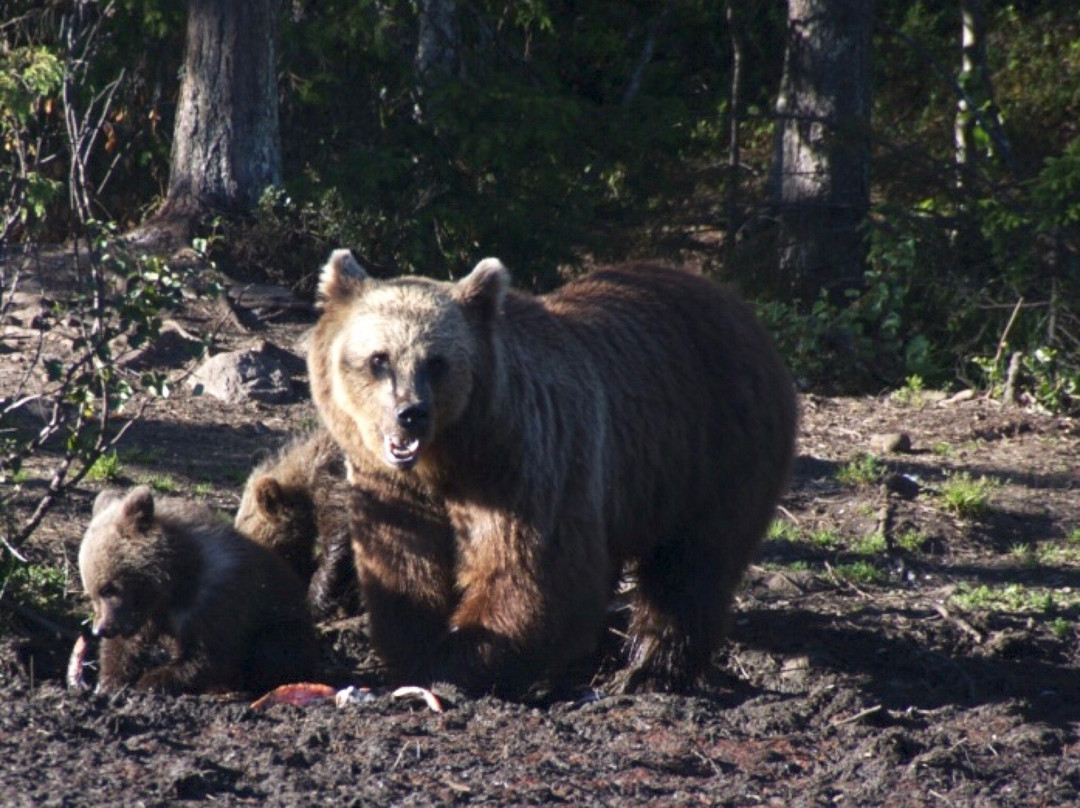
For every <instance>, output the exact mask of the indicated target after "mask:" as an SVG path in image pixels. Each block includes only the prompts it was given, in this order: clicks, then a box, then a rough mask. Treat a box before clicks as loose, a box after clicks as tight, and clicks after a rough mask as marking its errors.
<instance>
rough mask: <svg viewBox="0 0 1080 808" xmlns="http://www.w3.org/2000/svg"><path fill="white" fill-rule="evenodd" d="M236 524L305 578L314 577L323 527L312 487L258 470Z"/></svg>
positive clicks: (243, 499) (241, 530) (249, 485)
mask: <svg viewBox="0 0 1080 808" xmlns="http://www.w3.org/2000/svg"><path fill="white" fill-rule="evenodd" d="M234 526H235V527H236V529H237V530H238V531H240V532H241V533H243V534H244V535H245V536H247V537H248V538H250V539H253V540H254V541H255V542H257V543H258V544H261V545H263V546H264V547H269V548H270V549H271V550H274V551H275V552H276V553H278V554H279V555H281V557H282V558H284V559H285V560H286V561H287V562H288V563H289V565H290V566H292V567H293V569H294V570H295V571H296V572H297V574H298V575H300V577H301V578H302V579H306V578H307V577H310V575H311V572H312V571H311V569H310V567H311V566H313V564H314V556H313V547H314V543H315V537H316V535H317V534H318V532H319V527H318V522H317V519H316V515H315V500H314V497H313V495H312V492H311V490H310V488H309V487H306V486H303V485H295V484H290V481H287V480H282V479H279V478H278V477H276V476H275V475H274V474H272V473H259V472H258V471H256V473H254V474H252V475H251V477H249V478H248V481H247V484H246V485H245V486H244V493H243V495H242V496H241V498H240V507H239V508H238V509H237V511H236V520H235V522H234Z"/></svg>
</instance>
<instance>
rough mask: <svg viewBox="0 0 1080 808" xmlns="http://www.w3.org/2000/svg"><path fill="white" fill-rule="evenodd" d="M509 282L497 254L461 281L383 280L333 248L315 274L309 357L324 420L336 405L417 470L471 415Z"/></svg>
mask: <svg viewBox="0 0 1080 808" xmlns="http://www.w3.org/2000/svg"><path fill="white" fill-rule="evenodd" d="M508 286H509V274H508V272H507V270H506V268H505V267H504V266H503V265H502V263H500V262H499V261H498V260H497V259H494V258H487V259H485V260H483V261H481V262H480V263H479V264H477V265H476V267H475V268H474V269H473V271H472V272H471V273H469V275H467V276H466V277H465V278H463V279H462V280H460V281H458V282H457V283H440V282H438V281H432V280H428V279H425V278H399V279H396V280H390V281H377V280H373V279H372V278H370V277H368V275H367V274H366V273H365V272H364V270H363V269H361V268H360V265H359V264H357V263H356V261H355V259H354V258H353V257H352V254H351V253H350V252H349V251H348V250H336V251H335V252H334V253H333V255H332V256H331V258H330V261H329V262H328V263H327V264H326V266H325V267H323V270H322V273H321V275H320V278H319V299H320V302H321V305H322V309H323V315H322V317H321V318H320V321H319V324H318V326H317V327H316V332H315V335H314V337H313V339H312V342H311V353H309V360H308V364H309V367H310V368H311V370H312V392H313V394H314V395H315V398H316V403H318V404H319V406H320V409H323V410H324V418H325V409H326V407H327V406H329V407H332V408H333V409H334V410H336V411H337V412H339V413H341V414H342V416H343V417H344V419H345V420H346V421H347V422H348V424H347V427H346V431H348V432H349V433H355V434H358V435H359V438H360V442H361V443H362V444H363V447H364V449H366V451H367V452H369V453H370V454H371V455H372V456H374V457H376V458H378V459H379V460H381V461H382V462H383V463H385V464H386V465H388V466H390V467H391V468H394V469H399V470H408V469H411V468H412V467H413V466H415V465H416V464H417V463H418V462H419V461H421V459H422V457H423V456H424V452H425V450H426V449H427V448H428V447H429V446H430V445H431V444H432V443H433V442H434V441H435V440H436V439H437V437H438V435H439V434H440V432H441V431H442V430H443V429H445V428H446V427H447V426H449V425H451V424H454V423H455V422H456V421H458V419H460V418H461V416H462V414H463V413H464V412H465V410H466V408H467V406H468V404H469V400H470V396H471V395H472V394H473V392H474V388H475V386H476V382H477V379H478V378H479V374H480V373H481V372H482V368H481V366H482V364H483V363H484V361H485V356H486V353H487V351H488V350H489V349H490V347H491V345H492V335H493V332H494V328H495V324H496V322H497V320H498V318H499V316H500V312H501V309H502V305H503V301H504V299H505V297H506V294H507V288H508ZM316 352H317V353H318V355H316ZM320 375H321V376H322V378H318V377H319V376H320ZM320 398H328V399H329V401H320ZM332 428H333V426H332ZM341 431H342V428H341V427H340V425H339V427H338V432H339V435H338V437H339V440H340V439H341V436H340V432H341ZM349 443H350V441H348V440H344V441H342V444H343V447H344V448H346V450H348V449H349V448H350V446H349V445H348V444H349Z"/></svg>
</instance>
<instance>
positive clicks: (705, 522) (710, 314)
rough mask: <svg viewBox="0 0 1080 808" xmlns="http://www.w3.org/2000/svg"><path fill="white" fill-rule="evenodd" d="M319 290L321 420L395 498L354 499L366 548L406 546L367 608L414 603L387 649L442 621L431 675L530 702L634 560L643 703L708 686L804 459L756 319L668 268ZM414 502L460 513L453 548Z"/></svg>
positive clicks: (344, 284)
mask: <svg viewBox="0 0 1080 808" xmlns="http://www.w3.org/2000/svg"><path fill="white" fill-rule="evenodd" d="M319 292H320V297H321V300H322V305H323V315H322V317H321V319H320V321H319V323H318V325H317V326H316V329H315V332H314V335H313V338H312V341H311V348H310V351H309V355H308V367H309V373H310V377H311V384H312V395H313V398H314V399H315V402H316V404H317V406H318V408H319V412H320V414H321V416H322V418H323V421H324V423H325V424H326V426H327V428H328V429H329V430H330V432H331V433H332V434H333V436H334V438H335V440H336V441H337V442H338V444H339V445H340V446H341V447H342V449H343V450H344V452H345V454H346V456H347V458H348V461H349V462H350V463H351V464H352V466H353V467H354V469H355V472H354V478H360V479H368V480H372V479H388V480H392V481H393V485H389V484H387V485H374V486H373V489H372V490H371V491H369V492H367V493H364V494H360V495H354V500H353V504H354V508H353V510H354V519H355V520H356V521H357V522H360V521H363V520H365V519H366V520H367V522H368V524H367V525H366V529H368V530H369V531H370V533H369V534H361V533H354V541H356V542H358V543H360V544H362V545H363V544H365V543H367V542H375V543H378V544H380V545H388V544H389V542H388V541H387V539H386V536H389V537H391V539H392V540H394V539H395V537H397V540H396V543H395V544H394V545H393V552H390V550H389V549H386V550H384V552H383V554H382V558H381V560H380V563H379V564H365V562H364V561H363V560H362V559H361V557H360V555H359V554H358V567H359V568H360V571H361V577H362V580H364V590H365V597H366V596H367V593H368V592H369V591H371V590H372V588H373V587H376V586H377V587H379V588H381V589H382V590H384V596H386V597H390V596H391V595H392V597H394V598H396V599H397V600H398V601H400V602H401V603H402V604H407V605H408V608H403V609H401V610H399V611H389V610H388V611H387V613H386V614H385V615H382V616H380V617H379V619H378V622H379V623H382V625H376V623H377V621H376V616H375V615H374V614H373V615H372V626H373V630H374V631H375V632H376V638H377V637H378V636H379V635H380V634H381V635H384V636H389V635H393V636H400V635H408V634H409V633H410V632H413V631H414V627H413V621H412V618H411V617H409V616H408V615H410V614H411V611H419V612H422V613H423V614H425V615H426V619H425V621H424V629H423V634H424V635H425V638H424V640H423V641H422V642H417V644H416V645H417V647H416V651H415V653H416V654H418V656H417V658H416V660H414V665H415V667H414V670H418V671H420V673H419V674H418V675H423V676H427V677H430V678H431V679H448V680H451V681H455V682H457V683H459V684H461V685H464V686H465V687H468V688H470V689H473V690H483V689H488V688H498V689H502V690H513V689H516V688H519V687H521V686H523V685H525V684H527V683H529V682H530V681H533V680H535V679H537V678H539V677H541V676H543V675H551V676H557V675H558V674H559V673H560V671H562V670H564V669H565V667H566V666H567V665H568V664H570V663H571V662H573V661H575V660H577V659H580V658H581V657H583V656H585V655H586V654H588V653H589V652H590V650H591V649H592V648H593V647H594V646H595V644H596V641H597V638H598V635H599V633H600V631H601V628H602V625H603V622H604V615H605V606H606V604H607V602H608V600H609V597H610V594H611V591H612V587H613V584H614V582H615V580H616V579H617V577H618V575H619V572H620V570H621V569H622V567H623V565H624V564H625V563H627V562H633V563H634V565H635V569H636V573H637V581H638V586H637V595H636V603H635V609H634V614H633V618H632V621H631V625H630V647H629V651H630V662H629V668H628V670H627V671H626V673H625V676H624V679H623V685H624V686H625V687H626V688H627V689H631V690H636V689H654V688H655V689H672V690H685V689H687V688H689V687H691V686H692V685H693V684H694V682H695V680H696V679H697V677H698V676H699V675H700V674H701V673H702V671H703V669H704V668H705V666H706V665H707V663H708V660H709V657H710V655H711V652H712V651H713V650H714V649H715V647H716V646H717V644H718V642H719V641H720V639H721V638H722V635H723V631H724V629H725V623H726V619H727V615H728V611H729V609H730V605H731V602H732V599H733V596H734V594H735V590H736V587H737V586H738V583H739V581H740V579H741V577H742V574H743V572H744V571H745V569H746V567H747V565H748V564H749V562H750V560H751V558H752V556H753V554H754V552H755V551H756V549H757V547H758V545H759V542H760V540H761V538H762V536H763V534H764V533H765V531H766V529H767V527H768V524H769V522H770V520H771V519H772V516H773V513H774V509H775V506H776V503H777V500H778V498H779V497H780V494H781V493H782V490H783V487H784V485H785V483H786V480H787V477H788V473H789V470H790V465H791V459H792V455H793V451H794V440H795V428H796V405H795V398H794V391H793V388H792V385H791V382H790V380H789V377H788V375H787V373H786V372H785V370H784V367H783V364H782V362H781V361H780V358H779V356H778V355H777V353H776V351H775V350H774V348H773V347H772V344H771V341H770V339H769V337H768V335H767V334H766V332H765V331H764V330H763V329H762V328H761V326H760V325H759V324H758V323H757V321H756V320H755V318H754V316H753V314H752V312H751V310H750V309H749V307H748V306H746V305H745V304H743V303H742V302H741V301H739V300H738V299H737V298H736V297H735V296H734V295H733V294H731V293H729V292H727V291H724V290H722V289H721V288H719V287H717V286H715V285H714V284H712V283H711V282H709V281H708V280H706V279H703V278H701V277H698V276H694V275H691V274H689V273H685V272H682V271H680V270H677V269H671V268H668V267H664V266H660V265H654V264H631V265H624V266H619V267H612V268H608V269H604V270H599V271H596V272H593V273H591V274H589V275H587V276H585V277H583V278H581V279H579V280H577V281H574V282H572V283H569V284H567V285H566V286H564V287H563V288H562V289H560V290H558V291H556V292H554V293H553V294H551V295H548V296H545V297H532V296H529V295H525V294H519V293H517V292H514V291H511V290H509V289H508V274H507V272H506V270H505V269H504V268H503V267H502V265H501V264H500V263H499V262H498V261H496V260H494V259H486V260H485V261H482V262H481V263H480V264H479V265H478V266H477V267H476V269H474V270H473V272H472V273H471V274H470V275H469V276H467V277H466V278H464V279H463V280H461V281H459V282H457V283H454V284H449V283H439V282H435V281H429V280H424V279H418V278H411V279H400V280H395V281H385V282H378V281H374V280H371V279H369V278H368V277H367V276H366V275H365V273H364V272H363V271H362V270H361V269H360V268H359V266H358V265H357V264H356V263H355V261H354V260H353V259H352V257H351V255H350V254H348V252H347V251H337V252H335V253H334V255H333V256H332V257H331V260H330V262H329V263H328V264H327V266H326V267H325V268H324V269H323V273H322V276H321V279H320V287H319ZM401 489H405V490H408V491H414V490H417V489H420V490H424V491H427V492H429V494H430V496H431V497H432V499H433V500H434V501H435V502H441V503H442V504H443V506H444V507H445V509H446V512H447V514H448V516H449V520H450V523H451V526H452V528H453V535H452V539H451V538H445V539H443V538H439V537H438V536H437V535H436V534H435V532H433V531H425V530H420V531H416V530H415V529H414V528H412V527H410V523H412V522H413V521H414V520H413V517H412V516H411V515H410V512H409V508H408V507H404V506H402V505H401V504H400V503H399V502H397V501H396V499H395V497H396V496H397V495H396V494H395V490H401ZM357 511H359V512H360V513H359V514H356V512H357ZM379 524H382V525H387V524H389V525H391V527H390V528H388V529H387V530H386V531H385V533H382V532H380V530H379V527H378V526H379ZM417 535H420V536H421V537H422V538H415V537H416V536H417ZM403 536H412V537H413V538H411V539H403V538H401V537H403ZM410 610H411V611H410ZM433 626H441V632H440V634H439V637H438V641H437V642H435V643H431V642H430V641H429V640H428V639H427V637H426V635H427V634H429V633H431V632H432V631H433V628H432V627H433Z"/></svg>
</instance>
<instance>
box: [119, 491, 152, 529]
mask: <svg viewBox="0 0 1080 808" xmlns="http://www.w3.org/2000/svg"><path fill="white" fill-rule="evenodd" d="M123 514H124V516H125V517H127V518H128V519H130V520H131V522H132V523H133V524H134V525H135V528H136V529H137V530H142V531H147V530H149V529H150V528H151V527H152V526H153V524H154V492H153V491H151V490H150V486H148V485H138V486H136V487H135V488H132V489H131V491H129V492H128V495H127V496H126V497H124V504H123Z"/></svg>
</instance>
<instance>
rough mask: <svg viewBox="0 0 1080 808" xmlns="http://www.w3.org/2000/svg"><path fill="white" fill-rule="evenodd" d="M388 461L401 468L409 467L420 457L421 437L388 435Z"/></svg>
mask: <svg viewBox="0 0 1080 808" xmlns="http://www.w3.org/2000/svg"><path fill="white" fill-rule="evenodd" d="M385 448H386V461H387V462H388V463H389V464H390V465H391V466H396V467H397V468H399V469H408V468H412V466H413V465H414V464H415V463H416V461H417V460H418V459H419V458H420V438H408V437H402V438H394V437H391V436H389V435H387V436H386V444H385Z"/></svg>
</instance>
